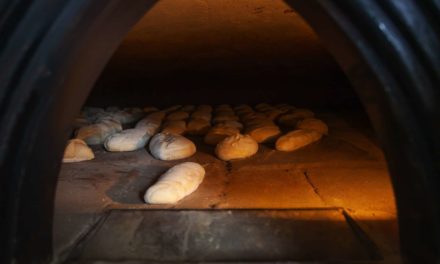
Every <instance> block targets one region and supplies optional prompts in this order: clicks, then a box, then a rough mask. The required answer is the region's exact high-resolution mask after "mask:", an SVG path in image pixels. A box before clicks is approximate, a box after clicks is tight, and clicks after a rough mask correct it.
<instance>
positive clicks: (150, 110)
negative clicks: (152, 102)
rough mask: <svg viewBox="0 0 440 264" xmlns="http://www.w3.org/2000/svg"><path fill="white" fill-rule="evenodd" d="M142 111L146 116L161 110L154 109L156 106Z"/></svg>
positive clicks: (147, 107)
mask: <svg viewBox="0 0 440 264" xmlns="http://www.w3.org/2000/svg"><path fill="white" fill-rule="evenodd" d="M142 110H143V111H144V113H146V114H149V113H152V112H157V111H159V109H158V108H157V107H154V106H145V107H144V108H143V109H142Z"/></svg>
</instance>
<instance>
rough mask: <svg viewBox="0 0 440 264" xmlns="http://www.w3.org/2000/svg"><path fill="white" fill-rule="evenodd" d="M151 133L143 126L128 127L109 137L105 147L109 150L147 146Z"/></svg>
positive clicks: (128, 149)
mask: <svg viewBox="0 0 440 264" xmlns="http://www.w3.org/2000/svg"><path fill="white" fill-rule="evenodd" d="M149 139H150V135H148V134H147V132H146V131H145V129H143V128H132V129H126V130H123V131H121V132H119V133H115V134H113V135H110V136H109V137H107V139H106V140H105V142H104V147H105V149H106V150H107V151H112V152H121V151H134V150H138V149H141V148H143V147H145V145H146V144H147V142H148V140H149Z"/></svg>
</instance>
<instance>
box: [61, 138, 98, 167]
mask: <svg viewBox="0 0 440 264" xmlns="http://www.w3.org/2000/svg"><path fill="white" fill-rule="evenodd" d="M94 158H95V155H94V154H93V151H92V150H91V149H90V148H89V146H87V144H86V142H84V141H83V140H81V139H77V138H76V139H71V140H69V141H68V142H67V146H66V149H65V150H64V157H63V162H66V163H67V162H79V161H85V160H92V159H94Z"/></svg>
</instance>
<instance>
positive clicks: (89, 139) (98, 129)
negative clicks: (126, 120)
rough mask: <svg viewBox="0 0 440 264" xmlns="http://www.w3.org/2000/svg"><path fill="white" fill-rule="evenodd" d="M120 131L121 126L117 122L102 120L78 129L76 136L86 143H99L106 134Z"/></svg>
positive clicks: (102, 141) (103, 139)
mask: <svg viewBox="0 0 440 264" xmlns="http://www.w3.org/2000/svg"><path fill="white" fill-rule="evenodd" d="M120 131H122V126H121V124H120V123H119V122H117V121H114V120H103V121H101V122H100V123H97V124H93V125H90V126H84V127H81V128H80V129H78V132H77V134H76V138H79V139H82V140H84V141H85V142H86V143H87V144H88V145H99V144H102V143H104V141H105V139H106V138H107V137H108V136H110V135H112V134H114V133H117V132H120Z"/></svg>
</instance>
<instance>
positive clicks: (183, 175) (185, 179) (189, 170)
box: [144, 162, 205, 204]
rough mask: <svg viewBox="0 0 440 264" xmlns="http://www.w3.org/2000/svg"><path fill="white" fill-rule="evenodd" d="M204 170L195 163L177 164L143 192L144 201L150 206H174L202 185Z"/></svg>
mask: <svg viewBox="0 0 440 264" xmlns="http://www.w3.org/2000/svg"><path fill="white" fill-rule="evenodd" d="M204 177H205V169H204V168H203V167H202V166H201V165H200V164H198V163H195V162H184V163H181V164H178V165H176V166H174V167H172V168H171V169H169V170H168V171H167V172H165V173H164V174H162V175H161V176H160V178H159V180H158V181H157V182H156V183H155V184H154V185H153V186H151V187H150V188H148V190H147V191H146V192H145V195H144V200H145V202H147V203H150V204H174V203H177V202H178V201H179V200H181V199H182V198H184V197H185V196H187V195H189V194H191V193H193V192H194V191H195V190H196V189H197V187H199V185H200V184H201V183H202V181H203V178H204Z"/></svg>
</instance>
